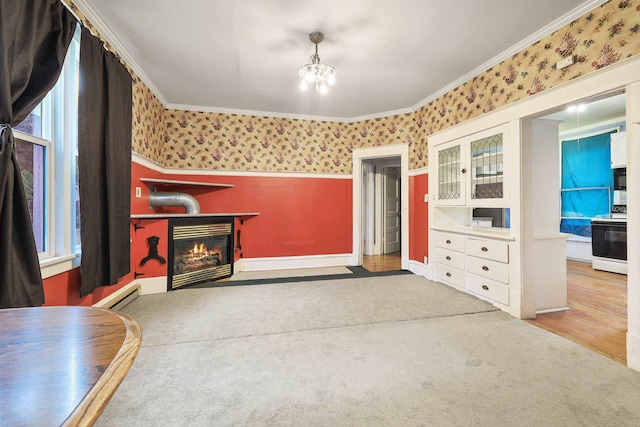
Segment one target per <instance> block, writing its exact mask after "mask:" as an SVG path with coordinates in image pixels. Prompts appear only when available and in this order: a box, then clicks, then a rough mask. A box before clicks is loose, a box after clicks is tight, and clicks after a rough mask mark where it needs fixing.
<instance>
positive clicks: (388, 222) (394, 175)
mask: <svg viewBox="0 0 640 427" xmlns="http://www.w3.org/2000/svg"><path fill="white" fill-rule="evenodd" d="M382 179H383V181H384V182H383V187H382V188H383V189H384V194H383V200H384V206H383V211H384V217H383V218H384V224H383V232H384V236H383V241H384V249H383V254H390V253H392V252H398V251H399V250H400V173H399V172H398V169H397V168H382Z"/></svg>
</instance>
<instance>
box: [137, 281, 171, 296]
mask: <svg viewBox="0 0 640 427" xmlns="http://www.w3.org/2000/svg"><path fill="white" fill-rule="evenodd" d="M137 281H138V284H139V285H140V295H151V294H161V293H164V292H167V276H159V277H147V278H144V279H137Z"/></svg>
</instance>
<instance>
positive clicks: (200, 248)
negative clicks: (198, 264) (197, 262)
mask: <svg viewBox="0 0 640 427" xmlns="http://www.w3.org/2000/svg"><path fill="white" fill-rule="evenodd" d="M188 254H189V255H190V256H191V257H192V258H193V259H200V258H204V257H208V256H215V255H217V256H218V257H219V258H221V257H222V249H219V248H215V249H209V248H207V246H206V245H205V244H204V243H198V242H196V243H195V244H194V245H193V248H191V249H190V250H189V252H188Z"/></svg>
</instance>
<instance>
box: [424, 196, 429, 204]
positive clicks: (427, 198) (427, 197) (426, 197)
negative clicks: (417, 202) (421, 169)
mask: <svg viewBox="0 0 640 427" xmlns="http://www.w3.org/2000/svg"><path fill="white" fill-rule="evenodd" d="M424 202H425V203H429V194H425V195H424Z"/></svg>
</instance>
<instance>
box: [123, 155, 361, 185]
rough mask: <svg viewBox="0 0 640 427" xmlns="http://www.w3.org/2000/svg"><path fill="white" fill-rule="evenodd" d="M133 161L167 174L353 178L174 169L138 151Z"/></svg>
mask: <svg viewBox="0 0 640 427" xmlns="http://www.w3.org/2000/svg"><path fill="white" fill-rule="evenodd" d="M131 161H132V162H133V163H137V164H139V165H141V166H144V167H146V168H149V169H151V170H154V171H156V172H159V173H163V174H165V175H197V176H250V177H263V178H321V179H351V175H344V174H333V173H304V172H265V171H255V172H254V171H232V170H210V169H172V168H167V167H165V166H162V165H161V164H159V163H158V162H155V161H153V160H150V159H148V158H146V157H144V156H142V155H140V154H138V153H134V152H132V153H131Z"/></svg>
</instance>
